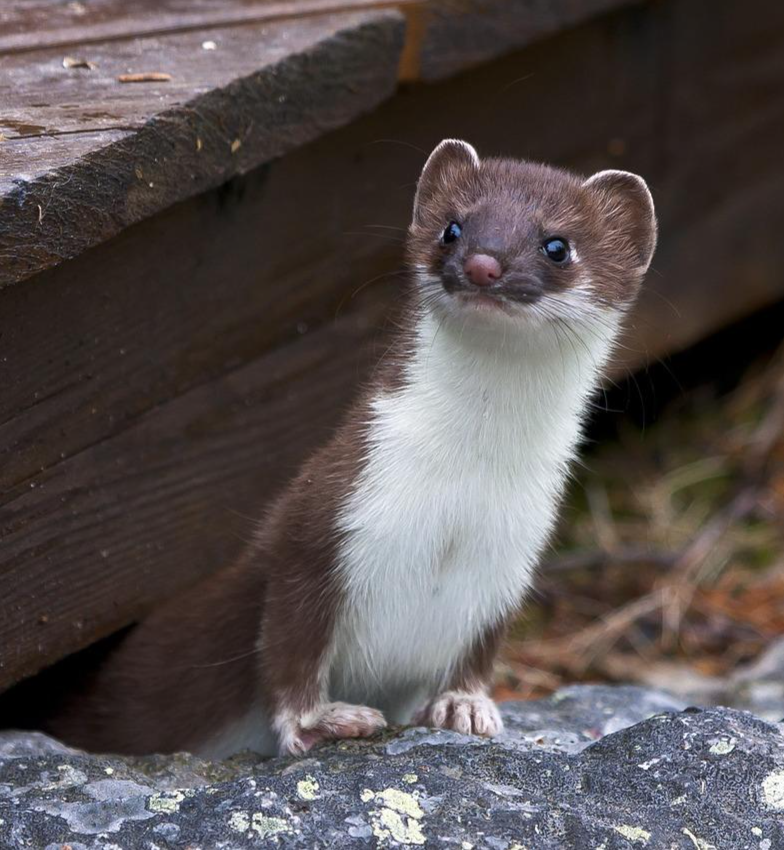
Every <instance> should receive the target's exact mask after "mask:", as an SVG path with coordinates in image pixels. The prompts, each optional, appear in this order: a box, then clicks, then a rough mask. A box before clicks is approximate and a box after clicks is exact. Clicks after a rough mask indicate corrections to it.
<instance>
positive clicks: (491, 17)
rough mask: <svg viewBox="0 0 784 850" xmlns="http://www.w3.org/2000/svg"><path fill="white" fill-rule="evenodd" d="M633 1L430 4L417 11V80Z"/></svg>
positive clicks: (441, 0)
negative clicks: (420, 21)
mask: <svg viewBox="0 0 784 850" xmlns="http://www.w3.org/2000/svg"><path fill="white" fill-rule="evenodd" d="M634 2H641V0H552V2H546V3H543V2H541V0H431V2H430V3H428V4H427V6H426V7H424V9H423V10H422V11H420V12H419V14H421V15H422V16H423V18H424V25H423V26H424V33H423V35H422V37H421V47H420V55H419V56H418V59H417V66H416V71H415V78H418V79H423V80H440V79H444V78H445V77H449V76H452V75H453V74H455V73H457V72H458V71H463V70H465V69H466V68H470V67H472V66H474V65H478V64H479V63H481V62H487V61H488V60H490V59H494V58H496V57H499V56H503V55H504V54H505V53H508V52H509V51H510V50H515V49H519V48H521V47H524V46H526V45H530V44H534V43H535V42H537V41H541V40H542V39H543V38H546V37H548V36H551V35H554V34H555V33H558V32H563V31H565V30H568V29H571V28H573V27H574V26H576V25H577V24H580V23H583V22H584V21H587V20H590V19H591V18H593V17H595V16H597V15H601V14H604V13H606V12H609V11H612V10H615V9H620V8H622V7H623V6H626V5H630V4H631V3H634ZM412 14H414V12H413V11H412ZM408 76H409V78H411V74H410V73H409V75H408Z"/></svg>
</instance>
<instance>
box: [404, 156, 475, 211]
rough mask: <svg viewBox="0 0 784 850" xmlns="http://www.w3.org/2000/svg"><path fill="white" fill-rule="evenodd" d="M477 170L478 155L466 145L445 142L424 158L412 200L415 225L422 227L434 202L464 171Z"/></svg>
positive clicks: (463, 174) (453, 184)
mask: <svg viewBox="0 0 784 850" xmlns="http://www.w3.org/2000/svg"><path fill="white" fill-rule="evenodd" d="M478 168H479V154H478V153H477V152H476V150H474V148H473V147H472V146H471V145H469V144H468V142H462V141H460V140H459V139H444V141H443V142H441V143H440V144H439V145H437V146H436V148H435V149H434V150H433V153H431V154H430V156H429V157H428V159H427V162H426V163H425V167H424V168H423V169H422V173H421V174H420V175H419V182H418V183H417V190H416V197H415V198H414V222H415V223H416V224H422V223H423V222H424V220H425V219H426V217H427V210H428V207H429V206H431V205H432V203H433V199H434V198H435V197H437V196H438V195H440V194H442V193H443V192H445V191H448V190H449V189H450V188H451V187H453V186H455V184H456V183H458V182H459V181H460V178H461V175H462V176H463V177H464V176H465V173H466V171H468V172H474V171H476V170H478Z"/></svg>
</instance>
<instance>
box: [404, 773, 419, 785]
mask: <svg viewBox="0 0 784 850" xmlns="http://www.w3.org/2000/svg"><path fill="white" fill-rule="evenodd" d="M418 781H419V777H418V776H417V775H416V773H404V774H403V782H408V784H409V785H413V784H414V783H415V782H418Z"/></svg>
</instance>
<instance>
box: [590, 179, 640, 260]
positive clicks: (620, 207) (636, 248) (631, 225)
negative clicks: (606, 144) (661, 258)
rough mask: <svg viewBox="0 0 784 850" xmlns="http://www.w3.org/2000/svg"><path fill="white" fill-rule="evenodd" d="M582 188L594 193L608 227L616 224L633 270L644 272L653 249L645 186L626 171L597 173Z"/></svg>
mask: <svg viewBox="0 0 784 850" xmlns="http://www.w3.org/2000/svg"><path fill="white" fill-rule="evenodd" d="M583 186H585V188H587V189H590V190H591V191H592V192H593V193H594V195H595V196H596V198H597V199H598V201H599V204H600V206H601V208H602V209H603V211H604V213H605V215H606V216H607V219H608V220H609V222H610V224H611V225H613V224H615V225H617V233H616V235H617V236H618V237H620V238H622V239H623V240H624V242H625V241H626V240H628V242H629V246H628V247H629V248H630V249H631V251H632V254H633V257H634V259H635V260H636V261H637V266H638V268H637V271H638V272H640V273H641V274H642V273H644V272H646V271H647V270H648V266H649V265H650V264H651V259H652V258H653V252H654V251H655V250H656V234H657V227H656V211H655V210H654V207H653V198H652V197H651V193H650V190H649V189H648V184H647V183H646V182H645V181H644V180H643V179H642V177H640V176H638V175H637V174H632V173H631V172H629V171H599V172H598V173H597V174H594V175H593V177H589V178H588V179H587V180H586V181H585V183H583Z"/></svg>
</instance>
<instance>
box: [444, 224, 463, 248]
mask: <svg viewBox="0 0 784 850" xmlns="http://www.w3.org/2000/svg"><path fill="white" fill-rule="evenodd" d="M462 232H463V228H462V227H460V225H459V224H458V223H457V222H456V221H450V222H449V224H447V226H446V229H445V230H444V232H443V233H442V234H441V241H442V242H443V243H444V245H449V244H451V243H452V242H455V241H457V240H458V239H459V238H460V234H461V233H462Z"/></svg>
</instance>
